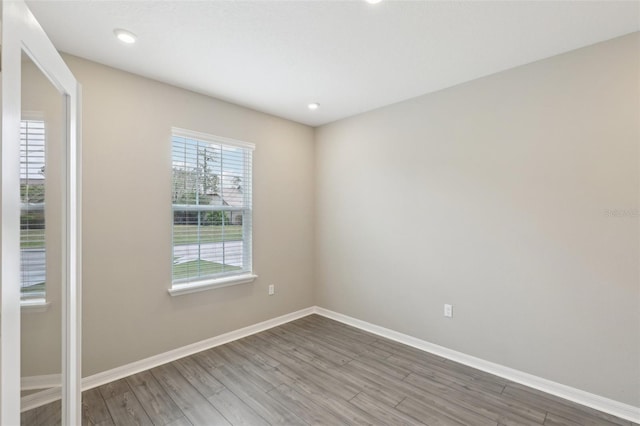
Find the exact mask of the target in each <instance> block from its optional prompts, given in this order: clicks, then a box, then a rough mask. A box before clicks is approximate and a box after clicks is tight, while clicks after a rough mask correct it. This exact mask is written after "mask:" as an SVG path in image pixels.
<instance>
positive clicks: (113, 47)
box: [28, 0, 640, 126]
mask: <svg viewBox="0 0 640 426" xmlns="http://www.w3.org/2000/svg"><path fill="white" fill-rule="evenodd" d="M28 4H29V6H30V7H31V9H32V11H33V13H34V15H35V16H36V17H37V19H38V20H39V21H40V23H41V24H42V26H43V27H44V29H45V31H46V32H47V33H48V34H49V35H50V37H51V39H52V40H53V42H54V44H55V45H56V46H57V47H58V48H59V49H60V50H62V51H65V52H68V53H71V54H74V55H77V56H81V57H84V58H88V59H91V60H93V61H96V62H100V63H103V64H106V65H110V66H113V67H116V68H120V69H123V70H126V71H130V72H133V73H136V74H140V75H144V76H147V77H150V78H153V79H156V80H160V81H164V82H167V83H170V84H174V85H176V86H180V87H184V88H187V89H191V90H193V91H196V92H200V93H204V94H207V95H211V96H214V97H216V98H220V99H224V100H228V101H231V102H234V103H237V104H240V105H244V106H247V107H250V108H253V109H256V110H259V111H264V112H267V113H270V114H274V115H277V116H281V117H285V118H288V119H291V120H294V121H298V122H301V123H305V124H309V125H313V126H317V125H321V124H324V123H328V122H331V121H334V120H338V119H340V118H344V117H348V116H351V115H355V114H358V113H361V112H364V111H368V110H371V109H374V108H377V107H380V106H384V105H388V104H391V103H394V102H398V101H401V100H404V99H408V98H412V97H415V96H418V95H421V94H424V93H429V92H433V91H436V90H440V89H443V88H446V87H450V86H453V85H456V84H459V83H462V82H465V81H469V80H472V79H475V78H478V77H482V76H485V75H488V74H493V73H495V72H498V71H501V70H505V69H508V68H512V67H515V66H518V65H522V64H526V63H529V62H532V61H535V60H538V59H542V58H546V57H549V56H553V55H556V54H559V53H562V52H566V51H569V50H573V49H577V48H579V47H583V46H587V45H590V44H593V43H597V42H599V41H603V40H607V39H611V38H614V37H617V36H620V35H623V34H627V33H630V32H633V31H638V30H640V2H638V1H626V2H615V1H590V2H589V1H560V2H556V1H532V2H522V1H510V2H509V1H506V2H484V1H481V2H476V1H465V2H453V1H444V2H439V1H411V2H408V1H391V0H384V1H383V2H382V3H379V4H376V5H371V4H368V3H366V2H364V1H362V0H353V1H234V2H231V1H200V2H186V1H113V2H112V1H71V2H69V1H28ZM115 28H124V29H127V30H129V31H132V32H134V33H135V34H137V35H138V42H137V43H136V44H134V45H123V44H122V43H121V42H119V41H118V40H117V39H116V38H115V37H114V35H113V30H114V29H115ZM310 102H319V103H320V108H319V109H318V110H316V111H309V110H308V109H307V107H306V105H307V104H308V103H310Z"/></svg>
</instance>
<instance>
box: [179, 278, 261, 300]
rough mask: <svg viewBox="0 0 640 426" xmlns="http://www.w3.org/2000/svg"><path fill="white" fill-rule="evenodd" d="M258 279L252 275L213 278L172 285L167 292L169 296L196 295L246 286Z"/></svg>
mask: <svg viewBox="0 0 640 426" xmlns="http://www.w3.org/2000/svg"><path fill="white" fill-rule="evenodd" d="M256 278H258V276H257V275H253V274H242V275H232V276H229V277H223V278H213V279H208V280H201V281H193V282H188V283H181V284H173V286H171V288H170V289H169V290H167V291H168V292H169V294H170V295H172V296H180V295H183V294H189V293H197V292H199V291H205V290H212V289H215V288H222V287H229V286H232V285H238V284H247V283H251V282H253V281H255V279H256Z"/></svg>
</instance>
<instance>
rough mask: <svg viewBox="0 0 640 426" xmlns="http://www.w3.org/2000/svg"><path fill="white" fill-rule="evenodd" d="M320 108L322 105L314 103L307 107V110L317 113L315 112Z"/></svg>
mask: <svg viewBox="0 0 640 426" xmlns="http://www.w3.org/2000/svg"><path fill="white" fill-rule="evenodd" d="M319 106H320V104H319V103H317V102H314V103H312V104H309V105H307V108H309V109H310V110H311V111H315V110H317V109H318V107H319Z"/></svg>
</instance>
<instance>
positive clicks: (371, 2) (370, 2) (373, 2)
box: [365, 0, 382, 4]
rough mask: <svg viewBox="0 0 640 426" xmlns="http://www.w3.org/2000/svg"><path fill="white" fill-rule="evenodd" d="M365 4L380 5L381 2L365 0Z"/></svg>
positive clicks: (378, 0) (379, 0)
mask: <svg viewBox="0 0 640 426" xmlns="http://www.w3.org/2000/svg"><path fill="white" fill-rule="evenodd" d="M365 1H366V2H367V3H369V4H378V3H380V2H381V1H382V0H365Z"/></svg>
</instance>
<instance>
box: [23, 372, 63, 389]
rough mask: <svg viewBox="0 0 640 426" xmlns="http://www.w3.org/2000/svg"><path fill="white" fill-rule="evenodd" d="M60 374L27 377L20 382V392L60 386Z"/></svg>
mask: <svg viewBox="0 0 640 426" xmlns="http://www.w3.org/2000/svg"><path fill="white" fill-rule="evenodd" d="M60 383H61V376H60V374H43V375H42V376H27V377H23V378H22V379H21V380H20V390H21V391H25V390H36V389H48V388H54V387H58V386H60Z"/></svg>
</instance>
